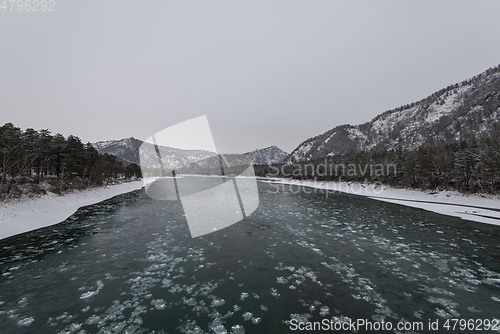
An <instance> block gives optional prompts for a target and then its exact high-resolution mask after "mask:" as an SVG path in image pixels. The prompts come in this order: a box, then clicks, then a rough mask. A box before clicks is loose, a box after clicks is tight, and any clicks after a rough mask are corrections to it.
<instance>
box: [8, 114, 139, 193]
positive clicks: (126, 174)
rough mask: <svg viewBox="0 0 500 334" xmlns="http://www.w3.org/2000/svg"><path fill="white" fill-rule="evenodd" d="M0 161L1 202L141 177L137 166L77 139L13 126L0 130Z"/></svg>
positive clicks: (10, 124)
mask: <svg viewBox="0 0 500 334" xmlns="http://www.w3.org/2000/svg"><path fill="white" fill-rule="evenodd" d="M0 159H1V160H0V163H1V165H0V172H1V174H0V178H1V179H0V199H1V200H4V199H6V198H12V197H21V196H22V195H28V196H32V195H36V194H44V193H46V192H48V191H49V192H54V193H61V192H64V191H66V190H68V189H84V188H87V187H91V186H102V185H104V186H106V185H107V184H108V183H109V182H114V181H115V180H117V179H120V178H121V179H123V178H132V177H140V176H141V175H140V168H139V167H138V166H137V165H135V164H130V165H127V166H124V165H123V163H122V162H120V161H118V160H117V158H116V156H114V155H111V154H99V153H98V152H97V150H96V149H95V148H94V147H93V146H92V144H90V143H87V144H83V143H82V141H81V140H80V139H79V138H78V137H76V136H72V135H70V136H68V137H67V138H65V137H64V136H63V135H61V134H59V133H58V134H55V135H52V134H51V133H50V131H48V130H39V131H36V130H34V129H30V128H29V129H26V130H25V131H22V130H21V129H20V128H18V127H15V126H14V125H13V124H12V123H6V124H5V125H3V126H2V127H0Z"/></svg>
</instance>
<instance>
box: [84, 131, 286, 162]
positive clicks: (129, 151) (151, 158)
mask: <svg viewBox="0 0 500 334" xmlns="http://www.w3.org/2000/svg"><path fill="white" fill-rule="evenodd" d="M143 143H144V142H143V141H142V140H139V139H135V138H133V137H130V138H126V139H121V140H109V141H100V142H96V143H94V144H93V145H94V147H95V148H96V149H97V151H98V152H99V153H101V154H102V153H109V154H113V155H116V156H117V157H118V159H119V160H120V161H122V162H123V163H124V164H126V165H128V164H132V163H135V164H138V165H140V163H141V161H140V158H139V148H140V147H141V145H142V144H143ZM159 151H160V155H161V157H162V162H163V164H164V167H165V168H167V169H172V168H178V167H179V166H189V165H190V164H192V163H193V162H199V164H202V165H204V167H206V168H216V167H217V166H219V167H220V163H219V160H218V156H215V157H214V155H215V153H213V152H208V151H203V150H181V149H176V148H171V147H163V146H159ZM287 156H288V153H286V152H284V151H283V150H281V149H279V148H278V147H276V146H270V147H266V148H263V149H259V150H255V151H252V152H247V153H244V154H241V155H239V154H227V155H224V157H225V158H226V159H227V160H228V161H229V165H231V166H237V165H245V164H248V163H249V162H250V161H252V163H253V164H255V165H269V164H277V163H282V162H283V160H284V159H285V158H286V157H287ZM142 158H143V159H145V161H148V162H147V164H148V165H149V166H150V167H152V168H157V167H159V166H156V165H157V164H158V162H157V161H158V160H157V155H156V151H155V149H154V146H153V145H151V147H150V148H146V149H145V147H143V156H142ZM210 158H212V159H210ZM199 164H198V165H199Z"/></svg>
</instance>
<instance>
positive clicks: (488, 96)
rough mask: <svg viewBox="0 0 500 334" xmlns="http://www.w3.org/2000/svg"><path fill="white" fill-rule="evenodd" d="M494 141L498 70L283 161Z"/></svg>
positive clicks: (337, 131) (344, 128) (332, 135)
mask: <svg viewBox="0 0 500 334" xmlns="http://www.w3.org/2000/svg"><path fill="white" fill-rule="evenodd" d="M354 112H355V111H354ZM495 136H500V65H499V66H497V67H493V68H490V69H488V70H486V71H485V72H483V73H481V74H478V75H477V76H475V77H473V78H470V79H468V80H464V81H462V82H460V83H456V84H453V85H450V86H448V87H446V88H443V89H441V90H439V91H437V92H435V93H433V94H431V95H430V96H428V97H426V98H424V99H422V100H420V101H418V102H413V103H410V104H407V105H404V106H401V107H398V108H395V109H393V110H389V111H386V112H384V113H382V114H380V115H378V116H376V117H375V118H374V119H372V120H371V121H370V122H366V123H363V124H359V125H350V124H346V125H340V126H337V127H335V128H333V129H331V130H329V131H327V132H325V133H323V134H321V135H319V136H316V137H313V138H310V139H307V140H305V141H304V142H303V143H301V144H300V145H299V146H298V147H297V148H296V149H295V150H294V151H293V152H292V153H291V154H290V156H289V157H288V158H287V159H286V160H285V161H286V162H288V163H296V162H300V161H308V160H316V159H322V158H324V157H328V156H334V155H343V154H349V153H356V152H371V153H374V152H382V151H387V150H398V149H403V150H415V149H418V148H419V147H424V148H432V147H437V146H444V145H447V144H452V143H456V142H460V141H462V140H465V141H469V142H472V141H473V140H475V141H477V142H480V141H484V140H486V139H487V138H491V137H495Z"/></svg>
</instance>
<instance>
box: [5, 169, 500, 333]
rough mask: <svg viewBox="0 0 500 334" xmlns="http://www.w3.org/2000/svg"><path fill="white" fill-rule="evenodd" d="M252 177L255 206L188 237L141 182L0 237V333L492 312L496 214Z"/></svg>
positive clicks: (496, 283)
mask: <svg viewBox="0 0 500 334" xmlns="http://www.w3.org/2000/svg"><path fill="white" fill-rule="evenodd" d="M199 182H204V181H203V179H200V181H199ZM207 182H208V181H207ZM258 184H259V197H260V204H259V208H258V209H257V210H256V211H255V212H254V213H253V214H252V215H251V216H249V217H247V218H246V219H245V220H243V221H241V222H239V223H237V224H235V225H232V226H230V227H228V228H226V229H224V230H221V231H219V232H216V233H212V234H209V235H205V236H202V237H199V238H195V239H192V238H191V237H190V234H189V229H188V226H187V223H186V219H185V216H184V212H183V210H182V205H181V203H180V202H177V201H156V200H153V199H151V198H149V197H148V196H147V195H146V194H145V192H144V190H139V191H135V192H132V193H129V194H125V195H121V196H117V197H115V198H113V199H110V200H107V201H105V202H102V203H99V204H96V205H92V206H88V207H84V208H81V209H80V210H79V211H78V212H77V213H76V214H74V215H73V216H71V217H70V218H68V219H67V220H66V221H64V222H62V223H61V224H59V225H56V226H53V227H49V228H43V229H40V230H37V231H32V232H29V233H25V234H22V235H19V236H15V237H11V238H8V239H4V240H0V270H1V278H0V328H1V330H0V331H1V333H204V332H206V333H226V332H227V333H231V332H233V333H286V332H293V331H292V330H291V328H290V326H291V325H292V324H293V323H298V322H299V321H302V322H304V323H305V322H307V321H309V322H321V321H323V319H328V321H330V320H331V321H332V322H333V323H341V322H342V321H344V322H348V321H349V320H350V321H357V320H358V319H367V320H368V321H372V322H375V321H379V322H381V321H384V322H389V323H391V324H392V325H393V327H395V326H397V324H398V322H402V321H408V322H412V323H413V322H414V323H418V322H421V323H422V324H425V328H424V330H419V331H414V332H419V333H427V332H428V333H437V332H443V333H444V332H446V333H450V332H453V331H451V330H450V331H447V330H445V328H443V327H442V326H443V325H444V324H445V322H446V319H490V320H491V319H494V318H496V319H498V318H500V311H499V310H500V227H498V226H489V225H484V224H480V223H474V222H470V221H464V220H461V219H457V218H454V217H447V216H443V215H439V214H434V213H431V212H427V211H423V210H419V209H414V208H409V207H404V206H399V205H396V204H390V203H383V202H379V201H375V200H371V199H367V198H365V197H358V196H355V195H348V194H341V193H334V192H325V191H320V190H316V191H311V189H308V192H312V193H305V192H304V191H303V189H302V188H299V187H298V186H289V185H277V184H268V183H262V182H259V183H258ZM435 321H438V322H439V330H438V331H432V330H429V329H428V328H427V327H428V323H429V322H435ZM457 328H458V327H457ZM457 328H456V329H457ZM337 332H338V333H341V332H350V331H349V330H344V331H337ZM359 332H377V333H383V332H388V333H396V332H398V331H397V330H396V329H394V328H393V329H392V330H390V331H369V330H366V329H362V330H359ZM399 332H401V333H410V332H411V331H410V330H406V331H399ZM456 332H459V331H456ZM462 332H469V333H472V332H476V331H475V330H465V331H462ZM478 332H479V331H478ZM482 332H484V331H482ZM489 332H491V331H489ZM494 332H498V331H494Z"/></svg>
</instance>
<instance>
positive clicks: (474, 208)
mask: <svg viewBox="0 0 500 334" xmlns="http://www.w3.org/2000/svg"><path fill="white" fill-rule="evenodd" d="M261 181H262V182H270V183H280V184H293V185H298V186H303V187H310V188H316V189H328V190H334V191H340V192H345V193H349V194H355V195H360V196H367V197H370V198H373V199H376V200H379V201H385V202H391V203H397V204H401V205H406V206H411V207H415V208H420V209H424V210H428V211H433V212H437V213H441V214H445V215H449V216H455V217H460V218H462V219H467V220H472V221H476V222H480V223H486V224H493V225H499V226H500V197H498V196H497V197H494V196H481V195H464V194H461V193H458V192H455V191H442V192H439V193H430V192H424V191H419V190H408V189H396V188H391V187H387V186H382V187H380V186H376V185H373V184H360V183H347V182H314V181H297V180H289V179H270V180H261ZM308 192H313V191H311V190H309V191H308Z"/></svg>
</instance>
